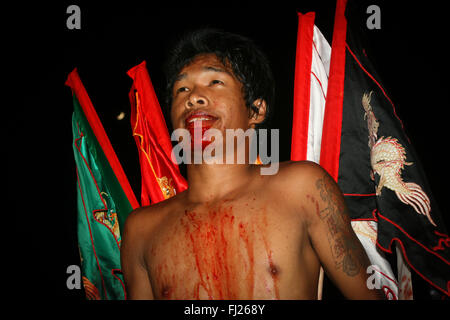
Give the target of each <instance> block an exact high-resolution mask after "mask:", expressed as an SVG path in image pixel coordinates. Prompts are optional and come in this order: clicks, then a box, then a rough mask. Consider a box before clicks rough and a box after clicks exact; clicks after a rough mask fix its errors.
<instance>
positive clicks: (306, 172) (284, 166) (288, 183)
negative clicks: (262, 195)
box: [274, 161, 328, 189]
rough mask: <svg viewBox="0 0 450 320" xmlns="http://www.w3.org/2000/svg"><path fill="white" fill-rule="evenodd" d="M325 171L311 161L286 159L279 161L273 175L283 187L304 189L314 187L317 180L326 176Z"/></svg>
mask: <svg viewBox="0 0 450 320" xmlns="http://www.w3.org/2000/svg"><path fill="white" fill-rule="evenodd" d="M327 175H328V174H327V172H326V171H325V170H324V169H323V168H322V167H321V166H320V165H318V164H317V163H314V162H311V161H286V162H282V163H280V167H279V171H278V173H277V175H275V176H274V180H275V182H276V183H277V184H283V185H284V186H285V187H290V188H295V189H298V188H300V189H304V188H307V189H309V188H311V187H314V186H315V185H316V183H317V181H318V180H320V179H323V177H324V176H327Z"/></svg>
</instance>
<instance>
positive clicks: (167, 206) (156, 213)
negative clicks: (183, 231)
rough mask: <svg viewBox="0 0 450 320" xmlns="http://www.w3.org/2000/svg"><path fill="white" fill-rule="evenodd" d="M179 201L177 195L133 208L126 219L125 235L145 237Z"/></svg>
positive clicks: (134, 237) (138, 237) (133, 237)
mask: <svg viewBox="0 0 450 320" xmlns="http://www.w3.org/2000/svg"><path fill="white" fill-rule="evenodd" d="M177 202H178V201H177V196H175V197H173V198H170V199H167V200H165V201H161V202H158V203H155V204H152V205H150V206H146V207H140V208H137V209H135V210H133V211H132V212H131V213H130V214H129V215H128V217H127V219H126V221H125V227H124V237H126V238H128V239H130V238H131V239H144V238H145V237H146V236H147V235H148V234H150V233H151V232H152V231H153V229H154V228H155V227H156V226H157V225H158V224H159V223H160V221H161V220H162V219H163V218H164V217H165V216H166V214H167V213H168V212H169V211H170V210H171V208H172V207H173V206H174V205H175V204H176V203H177Z"/></svg>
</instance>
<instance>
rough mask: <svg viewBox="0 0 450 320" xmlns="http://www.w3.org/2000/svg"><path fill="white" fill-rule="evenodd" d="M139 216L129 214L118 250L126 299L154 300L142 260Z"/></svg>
mask: <svg viewBox="0 0 450 320" xmlns="http://www.w3.org/2000/svg"><path fill="white" fill-rule="evenodd" d="M139 218H140V217H139V215H138V214H136V213H135V212H133V213H131V214H130V215H129V217H128V218H127V220H126V222H125V228H124V232H123V236H122V243H121V249H120V261H121V267H122V273H123V277H124V281H125V286H126V291H127V299H131V300H132V299H154V297H153V291H152V287H151V284H150V280H149V278H148V273H147V270H146V267H145V263H144V259H143V250H142V248H143V240H142V237H141V236H140V234H142V231H141V228H142V223H141V222H140V219H139Z"/></svg>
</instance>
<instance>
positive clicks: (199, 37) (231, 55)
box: [165, 28, 275, 128]
mask: <svg viewBox="0 0 450 320" xmlns="http://www.w3.org/2000/svg"><path fill="white" fill-rule="evenodd" d="M200 54H215V55H216V56H217V58H218V59H219V61H221V63H222V64H223V65H224V66H226V67H231V70H232V71H233V74H234V75H235V76H236V78H237V79H238V80H239V81H240V82H241V83H242V90H243V98H244V100H245V104H246V106H247V108H248V109H249V110H251V109H254V106H253V102H254V101H255V100H256V99H263V100H265V102H266V109H267V110H266V115H265V118H264V121H263V122H262V123H260V124H259V125H258V126H256V128H260V127H263V126H264V125H265V124H267V122H268V120H269V119H270V115H271V107H272V104H273V101H274V95H275V82H274V79H273V75H272V71H271V69H270V64H269V60H268V58H267V57H266V55H265V54H264V53H263V52H262V51H261V50H260V49H259V48H258V47H257V46H256V44H255V43H254V42H253V41H252V40H250V39H248V38H246V37H244V36H241V35H237V34H233V33H229V32H224V31H221V30H217V29H209V28H205V29H199V30H195V31H190V32H188V33H186V34H185V35H184V36H183V37H181V39H180V40H179V41H178V42H177V43H176V44H175V46H174V47H173V49H172V51H171V52H170V54H169V58H168V60H167V61H166V63H165V74H166V78H167V85H166V99H165V100H166V103H167V105H168V106H169V108H170V107H171V105H172V90H173V86H174V83H175V79H176V77H177V76H178V74H179V73H180V71H181V69H183V67H185V66H187V65H188V64H189V63H191V62H192V61H193V60H194V58H195V57H196V56H198V55H200ZM249 114H251V113H249Z"/></svg>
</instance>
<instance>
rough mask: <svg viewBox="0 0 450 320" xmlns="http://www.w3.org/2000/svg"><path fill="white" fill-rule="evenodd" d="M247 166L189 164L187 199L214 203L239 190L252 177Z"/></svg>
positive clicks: (249, 166) (249, 167)
mask: <svg viewBox="0 0 450 320" xmlns="http://www.w3.org/2000/svg"><path fill="white" fill-rule="evenodd" d="M252 172H253V166H252V165H249V164H241V165H239V164H190V165H188V167H187V178H188V181H189V189H188V198H189V200H190V201H191V202H214V201H216V200H219V199H223V198H224V197H226V196H227V195H232V194H233V193H234V192H237V191H239V190H241V188H243V187H244V186H245V185H247V184H248V181H249V179H250V177H251V175H252Z"/></svg>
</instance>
